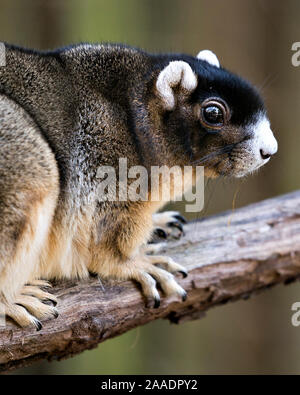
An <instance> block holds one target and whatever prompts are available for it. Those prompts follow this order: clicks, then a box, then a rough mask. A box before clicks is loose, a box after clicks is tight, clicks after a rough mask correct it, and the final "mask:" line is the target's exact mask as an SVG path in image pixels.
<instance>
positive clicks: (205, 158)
mask: <svg viewBox="0 0 300 395" xmlns="http://www.w3.org/2000/svg"><path fill="white" fill-rule="evenodd" d="M235 145H236V144H228V145H225V147H222V148H220V149H218V150H216V151H214V152H212V153H210V154H208V155H205V156H203V157H202V158H199V159H197V160H196V161H194V162H192V165H193V166H196V165H198V164H204V163H205V162H207V161H208V160H210V159H212V158H214V157H216V156H217V155H223V154H227V153H229V152H230V151H231V150H232V148H233V147H235Z"/></svg>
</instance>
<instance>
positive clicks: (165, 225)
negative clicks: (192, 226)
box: [150, 211, 186, 243]
mask: <svg viewBox="0 0 300 395" xmlns="http://www.w3.org/2000/svg"><path fill="white" fill-rule="evenodd" d="M152 218H153V226H154V230H153V236H152V238H151V240H150V243H155V242H158V241H161V239H180V237H181V236H182V235H183V234H184V232H183V225H184V224H186V220H185V218H184V217H183V216H182V215H181V214H180V213H179V212H178V211H164V212H162V213H156V214H153V216H152Z"/></svg>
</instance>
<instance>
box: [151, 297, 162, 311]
mask: <svg viewBox="0 0 300 395" xmlns="http://www.w3.org/2000/svg"><path fill="white" fill-rule="evenodd" d="M159 306H160V299H159V298H155V299H154V306H153V307H154V308H155V309H157V308H158V307H159Z"/></svg>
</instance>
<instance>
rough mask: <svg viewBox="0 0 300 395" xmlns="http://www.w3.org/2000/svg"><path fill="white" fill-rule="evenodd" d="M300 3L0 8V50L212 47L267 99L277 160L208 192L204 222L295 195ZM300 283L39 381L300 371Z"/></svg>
mask: <svg viewBox="0 0 300 395" xmlns="http://www.w3.org/2000/svg"><path fill="white" fill-rule="evenodd" d="M299 16H300V2H299V1H297V0H286V1H284V2H283V1H280V0H226V1H209V0H207V1H204V0H202V1H200V0H84V1H83V0H0V41H7V42H11V43H15V44H19V45H22V46H26V47H34V48H41V49H46V48H54V47H57V46H64V45H67V44H70V43H77V42H82V41H88V42H101V41H105V42H124V43H127V44H130V45H133V46H138V47H141V48H143V49H145V50H148V51H151V52H164V51H166V52H171V51H175V52H185V53H190V54H195V55H196V54H197V53H198V51H199V50H200V49H206V48H209V49H211V50H213V51H214V52H216V53H217V55H218V57H219V59H220V60H221V63H222V64H223V65H224V66H225V67H227V68H229V69H230V70H232V71H235V72H237V73H239V74H241V75H242V76H244V77H246V78H247V79H249V80H250V81H252V82H253V83H254V84H255V85H256V86H258V87H259V88H260V89H261V90H262V93H263V96H264V97H265V100H266V103H267V107H268V110H269V116H270V119H271V123H272V128H273V130H274V131H275V134H276V137H277V138H278V141H279V152H278V154H277V155H276V157H275V158H273V159H272V161H271V163H270V164H268V165H267V166H266V167H265V168H263V169H262V170H261V171H260V172H259V173H258V174H256V175H255V176H253V177H248V178H246V179H245V180H242V181H241V180H239V181H229V180H214V181H209V182H208V183H207V187H206V190H205V209H204V210H203V212H202V213H200V214H199V215H209V214H212V213H217V212H219V211H222V210H224V209H230V208H231V207H232V202H233V197H234V195H235V194H236V195H237V199H236V206H237V207H238V206H243V205H245V204H248V203H252V202H255V201H259V200H261V199H264V198H268V197H271V196H275V195H278V194H281V193H286V192H289V191H292V190H295V189H297V188H299V176H298V175H299V170H300V163H299V152H300V133H299V113H298V111H300V67H299V68H297V67H293V66H292V64H291V56H292V51H291V46H292V43H293V42H295V41H300V26H299ZM299 300H300V286H299V284H298V283H296V284H294V285H289V286H287V287H284V286H279V287H277V288H275V289H272V290H269V291H268V292H266V293H263V294H261V295H259V296H256V297H254V298H253V299H250V300H249V301H246V302H236V303H234V304H229V305H226V306H222V307H218V308H215V309H213V310H211V311H209V312H208V313H207V316H206V318H204V319H202V320H199V321H194V322H190V323H186V324H184V325H182V326H176V325H170V324H169V323H168V322H162V321H159V322H154V323H152V324H148V325H147V326H145V327H140V328H137V329H135V330H132V331H130V332H128V333H127V334H125V335H123V336H120V337H118V338H116V339H112V340H108V341H106V342H105V343H103V344H100V345H99V346H98V348H97V349H95V350H93V351H86V352H84V353H82V354H81V355H79V356H76V357H74V358H71V359H68V360H65V361H61V362H51V363H48V362H43V363H40V364H35V365H33V366H31V367H29V368H27V369H23V370H19V371H18V373H24V374H28V373H34V374H40V373H43V374H52V373H59V374H66V373H68V374H81V373H85V374H150V373H151V374H180V373H185V374H204V373H208V374H213V373H224V374H227V373H246V374H249V373H299V372H300V328H294V327H293V326H292V325H291V315H292V313H291V305H292V303H294V302H295V301H299Z"/></svg>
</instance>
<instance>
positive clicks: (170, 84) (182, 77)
mask: <svg viewBox="0 0 300 395" xmlns="http://www.w3.org/2000/svg"><path fill="white" fill-rule="evenodd" d="M179 84H180V86H181V87H182V88H183V89H185V90H186V91H188V92H192V91H193V90H195V89H196V87H197V77H196V74H195V73H194V72H193V70H192V69H191V66H190V65H189V64H188V63H186V62H184V61H182V60H175V61H173V62H170V63H169V64H168V66H166V67H165V68H164V69H163V70H162V71H161V72H160V74H159V76H158V78H157V81H156V89H157V91H158V93H159V96H160V97H161V99H162V100H163V102H164V108H165V109H166V110H169V111H171V110H173V109H174V107H175V94H174V92H173V89H172V88H174V87H175V86H176V85H179Z"/></svg>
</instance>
